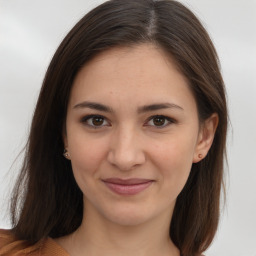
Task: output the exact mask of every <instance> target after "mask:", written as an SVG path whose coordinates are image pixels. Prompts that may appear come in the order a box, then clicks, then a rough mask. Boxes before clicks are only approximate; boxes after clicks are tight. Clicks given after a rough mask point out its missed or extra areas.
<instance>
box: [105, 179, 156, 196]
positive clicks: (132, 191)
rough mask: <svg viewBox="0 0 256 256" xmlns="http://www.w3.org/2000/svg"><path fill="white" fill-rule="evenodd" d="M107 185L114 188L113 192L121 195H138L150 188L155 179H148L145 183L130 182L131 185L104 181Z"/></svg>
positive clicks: (111, 188)
mask: <svg viewBox="0 0 256 256" xmlns="http://www.w3.org/2000/svg"><path fill="white" fill-rule="evenodd" d="M104 183H105V184H106V186H107V187H108V188H109V189H110V190H112V191H113V192H115V193H117V194H119V195H136V194H138V193H140V192H142V191H143V190H145V189H146V188H148V187H149V186H150V185H151V184H152V183H153V181H148V182H145V183H140V184H129V185H123V184H116V183H109V182H104Z"/></svg>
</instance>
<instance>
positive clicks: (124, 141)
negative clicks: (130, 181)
mask: <svg viewBox="0 0 256 256" xmlns="http://www.w3.org/2000/svg"><path fill="white" fill-rule="evenodd" d="M107 159H108V162H109V163H110V164H111V165H114V166H115V167H117V168H118V169H119V170H121V171H129V170H132V169H133V168H135V167H136V166H137V167H138V166H140V165H142V164H143V163H144V162H145V160H146V157H145V152H144V150H143V147H142V143H141V140H140V136H139V134H138V133H135V132H134V131H132V130H131V129H122V130H121V129H120V130H119V131H117V132H115V133H114V134H113V137H112V140H111V143H110V148H109V152H108V157H107Z"/></svg>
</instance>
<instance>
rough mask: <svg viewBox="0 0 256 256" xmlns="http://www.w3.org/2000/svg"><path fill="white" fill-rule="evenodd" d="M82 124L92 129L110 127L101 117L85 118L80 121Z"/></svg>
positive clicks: (90, 116) (91, 116)
mask: <svg viewBox="0 0 256 256" xmlns="http://www.w3.org/2000/svg"><path fill="white" fill-rule="evenodd" d="M81 122H82V123H84V124H86V125H87V126H90V127H92V128H101V127H103V126H110V124H109V122H108V121H107V120H106V119H105V117H104V116H101V115H89V116H85V117H83V118H82V120H81Z"/></svg>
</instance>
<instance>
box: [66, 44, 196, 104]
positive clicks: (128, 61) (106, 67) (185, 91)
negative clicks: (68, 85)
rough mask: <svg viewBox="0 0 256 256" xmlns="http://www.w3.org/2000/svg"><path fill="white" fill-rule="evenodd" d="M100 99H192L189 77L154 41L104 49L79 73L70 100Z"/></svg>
mask: <svg viewBox="0 0 256 256" xmlns="http://www.w3.org/2000/svg"><path fill="white" fill-rule="evenodd" d="M82 100H94V101H95V100H98V101H104V103H111V104H112V105H113V104H115V103H118V104H119V105H120V104H121V105H122V102H123V103H125V104H127V102H128V101H130V102H133V103H134V104H136V103H138V104H140V103H143V104H144V103H145V104H146V103H152V101H156V102H159V101H166V102H168V101H172V102H173V101H174V102H173V103H175V101H192V103H193V104H194V103H195V102H193V101H194V97H193V95H192V93H191V92H190V89H189V85H188V82H187V79H186V78H185V77H184V76H183V75H182V74H181V73H180V72H179V71H178V69H177V66H176V65H175V62H174V61H173V60H172V59H171V58H170V56H167V54H166V53H165V52H164V51H163V50H161V49H159V48H157V47H156V46H154V45H150V44H142V45H138V46H134V47H119V48H113V49H110V50H107V51H104V52H102V53H100V54H99V55H97V56H96V57H95V58H93V59H92V60H91V61H90V62H88V63H87V64H86V65H85V66H84V67H83V68H82V69H81V71H80V72H79V73H78V75H77V76H76V78H75V80H74V83H73V87H72V90H71V97H70V102H71V104H75V103H77V102H78V101H82Z"/></svg>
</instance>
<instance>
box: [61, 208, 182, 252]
mask: <svg viewBox="0 0 256 256" xmlns="http://www.w3.org/2000/svg"><path fill="white" fill-rule="evenodd" d="M88 208H90V207H88ZM88 208H87V209H88ZM171 215H172V211H171V212H170V211H166V212H165V213H164V214H163V216H160V217H159V216H158V217H157V218H155V219H152V220H150V221H147V222H145V223H141V224H138V225H129V226H128V225H126V226H122V225H119V224H116V223H113V222H111V221H107V220H106V219H104V218H102V217H100V216H99V215H98V212H97V211H94V210H90V211H89V210H87V211H85V212H84V218H83V222H82V224H81V226H80V227H79V228H78V229H77V230H76V231H75V232H74V233H73V234H71V235H70V236H68V237H67V238H66V240H65V242H64V243H62V244H61V245H62V246H63V247H64V248H65V249H66V250H67V251H68V252H69V254H70V255H71V256H80V255H88V256H98V255H102V252H104V255H105V256H117V255H118V256H120V255H122V256H134V255H136V256H158V255H161V256H179V255H180V254H179V250H178V249H177V247H176V246H175V245H174V244H173V242H172V241H171V239H170V237H169V226H170V220H171V217H170V216H171Z"/></svg>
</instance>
